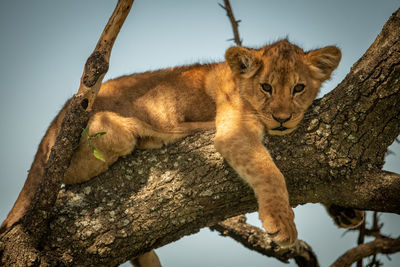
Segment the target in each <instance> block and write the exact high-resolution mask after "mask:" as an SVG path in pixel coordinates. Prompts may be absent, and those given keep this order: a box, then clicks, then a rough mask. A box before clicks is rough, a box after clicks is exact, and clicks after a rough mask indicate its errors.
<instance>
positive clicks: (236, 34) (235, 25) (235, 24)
mask: <svg viewBox="0 0 400 267" xmlns="http://www.w3.org/2000/svg"><path fill="white" fill-rule="evenodd" d="M224 4H225V5H222V4H220V3H218V5H219V6H220V7H222V8H223V9H225V11H226V15H227V16H228V18H229V20H230V22H231V25H232V30H233V36H234V38H233V39H229V41H231V40H234V41H235V43H236V44H237V45H238V46H242V40H241V39H240V36H239V29H238V28H239V23H240V22H241V20H236V19H235V16H234V15H233V11H232V7H231V4H230V2H229V0H224Z"/></svg>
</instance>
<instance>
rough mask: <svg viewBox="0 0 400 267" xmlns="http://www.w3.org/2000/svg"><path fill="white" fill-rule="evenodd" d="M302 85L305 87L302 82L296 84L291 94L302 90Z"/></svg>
mask: <svg viewBox="0 0 400 267" xmlns="http://www.w3.org/2000/svg"><path fill="white" fill-rule="evenodd" d="M304 87H306V86H305V85H304V84H302V83H298V84H296V85H295V86H294V88H293V95H295V94H298V93H301V92H303V91H304Z"/></svg>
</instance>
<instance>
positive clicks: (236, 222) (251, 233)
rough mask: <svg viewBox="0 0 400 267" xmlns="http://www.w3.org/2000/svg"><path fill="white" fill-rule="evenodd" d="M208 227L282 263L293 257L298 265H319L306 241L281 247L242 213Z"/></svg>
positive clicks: (310, 266)
mask: <svg viewBox="0 0 400 267" xmlns="http://www.w3.org/2000/svg"><path fill="white" fill-rule="evenodd" d="M210 228H211V230H216V231H218V232H220V233H221V235H223V236H230V237H231V238H233V239H234V240H236V241H238V242H239V243H241V244H242V245H243V246H245V247H246V248H248V249H250V250H254V251H257V252H258V253H261V254H262V255H265V256H268V257H274V258H276V259H278V260H280V261H282V262H284V263H288V261H289V259H295V261H296V262H297V264H298V265H299V266H309V267H312V266H319V264H318V260H317V257H316V255H315V254H314V252H313V251H312V249H311V247H310V246H309V245H308V244H307V243H305V242H304V241H301V240H298V241H297V243H296V245H295V246H294V247H292V248H289V249H282V248H280V247H278V246H276V245H275V244H274V243H272V241H271V239H269V238H268V237H267V236H266V234H265V232H264V231H263V230H261V229H260V228H258V227H255V226H253V225H250V224H247V223H246V217H245V216H244V215H240V216H236V217H232V218H229V219H226V220H225V221H223V222H220V223H217V224H215V225H213V226H211V227H210Z"/></svg>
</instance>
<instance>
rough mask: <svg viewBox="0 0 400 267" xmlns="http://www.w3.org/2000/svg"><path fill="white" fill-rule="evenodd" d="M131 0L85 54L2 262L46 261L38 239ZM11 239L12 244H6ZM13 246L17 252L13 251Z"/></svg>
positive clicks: (121, 6) (121, 5)
mask: <svg viewBox="0 0 400 267" xmlns="http://www.w3.org/2000/svg"><path fill="white" fill-rule="evenodd" d="M132 3H133V0H120V1H118V4H117V6H116V8H115V10H114V13H113V14H112V16H111V17H110V20H109V21H108V23H107V25H106V27H105V29H104V31H103V33H102V35H101V37H100V39H99V41H98V44H97V46H96V48H95V50H94V51H93V53H92V54H91V56H90V57H89V58H88V60H87V62H86V64H85V68H84V72H83V75H82V78H81V84H80V87H79V90H78V94H76V95H75V96H74V97H73V98H72V99H71V100H70V101H68V102H67V105H69V107H68V109H67V111H66V114H65V116H64V119H63V121H62V124H61V129H60V131H59V133H58V136H57V138H56V140H55V143H54V145H53V147H52V150H51V153H50V157H49V160H48V161H47V163H46V166H45V169H44V174H43V178H42V180H41V182H40V185H39V189H38V191H37V192H36V193H35V197H34V199H33V201H32V204H31V205H30V207H29V208H28V211H27V213H26V215H25V216H24V217H23V219H22V222H21V224H20V225H17V226H16V227H13V229H12V230H11V231H9V232H8V233H6V235H5V236H4V237H2V240H3V241H4V248H5V249H4V252H3V253H2V254H3V255H2V260H5V261H2V263H4V264H5V265H7V266H11V265H14V264H16V265H18V266H25V265H28V263H29V265H31V264H40V265H46V264H49V263H48V262H47V261H48V260H49V259H47V258H45V257H44V258H43V257H42V258H40V250H39V249H38V246H39V243H40V242H41V240H42V238H43V236H45V234H46V233H47V231H48V221H49V218H50V216H51V212H52V209H53V206H54V203H55V202H56V198H57V192H58V190H59V188H60V186H61V180H62V177H63V176H64V173H65V171H66V169H67V167H68V166H69V163H70V160H71V158H72V155H73V152H74V150H75V148H76V147H78V144H79V140H80V136H81V132H82V129H84V128H85V127H86V124H87V122H88V119H89V113H88V111H90V108H91V105H92V103H93V101H94V99H95V98H96V95H97V93H98V91H99V90H100V85H101V83H102V80H103V78H104V75H105V74H106V72H107V70H108V62H109V57H110V53H111V49H112V46H113V44H114V40H115V39H116V37H117V35H118V33H119V30H120V28H121V27H122V24H123V22H124V20H125V18H126V16H127V15H128V13H129V10H130V8H131V6H132ZM16 237H17V238H16ZM10 243H12V244H10ZM15 248H17V249H18V250H19V253H15Z"/></svg>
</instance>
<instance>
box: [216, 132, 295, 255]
mask: <svg viewBox="0 0 400 267" xmlns="http://www.w3.org/2000/svg"><path fill="white" fill-rule="evenodd" d="M218 128H220V129H221V128H225V127H218V125H217V136H216V139H215V146H216V149H217V150H218V151H219V152H220V153H221V154H222V155H223V157H224V158H225V159H226V160H227V161H228V163H229V164H230V165H231V166H232V167H233V168H234V169H235V170H236V171H237V172H238V174H239V175H240V176H241V177H242V178H243V179H244V180H245V181H246V182H247V183H248V184H249V185H250V186H251V187H252V188H253V190H254V193H255V195H256V197H257V200H258V209H259V217H260V219H261V221H262V225H263V227H264V229H265V230H266V232H267V233H268V235H269V236H270V237H271V238H272V240H273V241H274V242H276V243H277V244H278V245H280V246H281V247H288V246H291V245H293V244H294V242H295V241H296V239H297V231H296V226H295V224H294V213H293V211H292V209H291V207H290V205H289V196H288V192H287V189H286V183H285V179H284V177H283V175H282V173H281V172H280V171H279V169H278V168H277V167H276V166H275V164H274V162H273V160H272V158H271V156H270V154H269V153H268V151H267V149H266V148H265V147H264V146H263V145H262V144H261V143H260V141H259V140H258V138H257V136H254V135H251V133H249V132H246V129H240V131H235V132H231V133H228V132H226V131H225V130H226V129H225V130H222V131H218Z"/></svg>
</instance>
